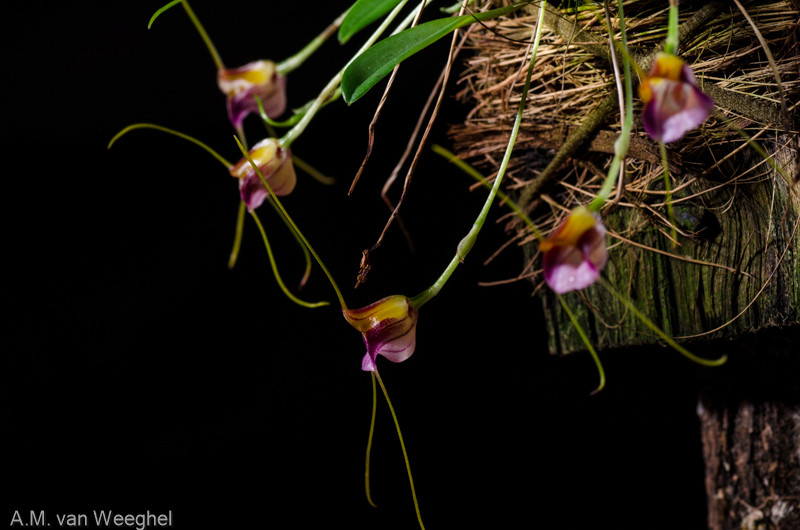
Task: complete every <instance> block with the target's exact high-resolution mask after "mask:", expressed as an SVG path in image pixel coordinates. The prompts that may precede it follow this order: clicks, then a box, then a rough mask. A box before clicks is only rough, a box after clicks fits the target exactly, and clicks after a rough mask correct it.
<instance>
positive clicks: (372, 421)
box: [364, 372, 378, 508]
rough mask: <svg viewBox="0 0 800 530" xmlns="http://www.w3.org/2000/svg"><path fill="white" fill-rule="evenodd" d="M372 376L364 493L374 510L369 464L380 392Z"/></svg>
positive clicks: (375, 505) (373, 374) (375, 506)
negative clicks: (370, 414) (370, 415)
mask: <svg viewBox="0 0 800 530" xmlns="http://www.w3.org/2000/svg"><path fill="white" fill-rule="evenodd" d="M371 375H372V417H371V418H370V420H369V436H368V437H367V458H366V462H365V464H364V492H365V493H366V495H367V502H368V503H369V505H370V506H372V507H373V508H377V507H378V505H377V504H375V503H374V502H373V501H372V493H371V491H370V487H369V463H370V455H371V453H372V438H373V437H374V435H375V413H376V412H377V410H378V391H377V389H376V387H375V372H371Z"/></svg>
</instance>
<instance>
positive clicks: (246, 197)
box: [229, 138, 297, 212]
mask: <svg viewBox="0 0 800 530" xmlns="http://www.w3.org/2000/svg"><path fill="white" fill-rule="evenodd" d="M249 156H250V158H251V159H252V160H253V162H255V164H256V166H258V169H259V171H260V172H261V175H262V176H263V177H264V179H266V180H268V181H269V184H270V187H271V188H272V192H273V193H274V194H275V195H278V196H280V197H283V196H284V195H288V194H290V193H291V192H292V190H294V187H295V184H296V183H297V176H296V175H295V172H294V165H293V164H292V155H291V153H290V152H289V149H288V148H285V147H282V146H281V144H280V141H279V140H278V139H276V138H267V139H265V140H261V141H260V142H258V143H257V144H256V145H254V146H253V148H252V149H250V152H249ZM229 171H230V174H231V175H232V176H234V177H236V178H238V179H239V193H240V194H241V197H242V202H244V204H245V205H247V209H248V210H250V211H251V212H252V211H253V210H255V209H256V208H258V207H259V206H261V204H262V203H263V202H264V200H265V199H266V198H267V196H268V195H269V194H270V192H269V191H268V190H267V188H266V187H265V186H264V182H263V181H262V180H261V177H260V176H259V175H258V173H257V172H256V171H255V169H254V168H253V166H252V164H250V162H249V161H248V160H247V158H246V157H242V159H241V160H239V161H238V162H237V163H236V164H234V165H233V166H231V168H230V170H229Z"/></svg>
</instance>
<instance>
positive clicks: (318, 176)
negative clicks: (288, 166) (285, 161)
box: [292, 154, 336, 186]
mask: <svg viewBox="0 0 800 530" xmlns="http://www.w3.org/2000/svg"><path fill="white" fill-rule="evenodd" d="M292 161H293V162H294V165H295V166H297V167H299V168H300V169H302V170H303V171H305V172H306V173H308V174H309V175H310V176H311V178H313V179H314V180H316V181H317V182H319V183H320V184H324V185H326V186H331V185H333V184H335V183H336V179H335V178H333V177H329V176H327V175H324V174H323V173H322V172H321V171H320V170H318V169H317V168H315V167H314V166H312V165H311V164H309V163H308V162H306V161H304V160H302V159H300V158H298V157H297V155H294V154H293V155H292Z"/></svg>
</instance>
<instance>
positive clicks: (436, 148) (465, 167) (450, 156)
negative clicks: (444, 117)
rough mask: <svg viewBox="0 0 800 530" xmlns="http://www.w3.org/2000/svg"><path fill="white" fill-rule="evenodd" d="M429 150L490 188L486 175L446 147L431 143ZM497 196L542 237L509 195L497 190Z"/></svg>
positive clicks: (538, 237)
mask: <svg viewBox="0 0 800 530" xmlns="http://www.w3.org/2000/svg"><path fill="white" fill-rule="evenodd" d="M431 150H433V152H434V153H436V154H438V155H440V156H443V157H444V158H446V159H447V160H448V161H449V162H451V163H452V164H454V165H455V166H456V167H458V169H460V170H461V171H463V172H464V173H466V174H467V175H469V176H470V177H472V178H473V179H475V180H476V181H477V182H479V183H480V184H481V185H482V186H483V187H484V188H490V189H491V187H492V186H491V184H489V182H487V180H486V177H484V176H483V175H481V174H480V173H479V172H478V171H477V170H476V169H475V168H474V167H472V166H470V165H469V164H467V163H466V162H464V161H463V160H461V159H460V158H458V156H457V155H456V154H455V153H453V152H451V151H448V150H447V149H445V148H444V147H442V146H440V145H438V144H433V145H432V146H431ZM497 196H498V197H500V201H501V202H502V203H503V204H505V205H507V206H508V207H509V208H511V211H512V212H514V214H515V215H516V216H517V217H519V218H520V219H522V220H523V221H524V222H525V224H526V225H527V226H528V228H530V230H531V232H533V235H534V236H536V238H537V239H539V240H542V239H544V236H543V235H542V233H541V232H540V231H539V229H538V228H537V227H536V225H535V224H534V223H533V221H532V220H531V218H530V217H528V215H527V214H526V213H525V212H524V211H523V210H522V208H520V206H519V205H518V204H517V203H516V202H514V200H513V199H512V198H511V197H509V196H508V195H506V194H505V193H503V191H502V190H497Z"/></svg>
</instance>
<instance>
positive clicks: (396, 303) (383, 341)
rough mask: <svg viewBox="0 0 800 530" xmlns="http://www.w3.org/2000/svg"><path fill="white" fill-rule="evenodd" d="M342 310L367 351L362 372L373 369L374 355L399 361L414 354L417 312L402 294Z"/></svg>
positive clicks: (374, 368) (362, 364) (372, 370)
mask: <svg viewBox="0 0 800 530" xmlns="http://www.w3.org/2000/svg"><path fill="white" fill-rule="evenodd" d="M342 313H343V314H344V318H345V319H346V320H347V322H348V323H349V324H350V325H351V326H353V327H354V328H356V330H358V331H360V332H361V336H362V338H363V339H364V345H365V346H366V347H367V353H366V354H365V355H364V358H363V359H362V360H361V369H362V370H364V371H365V372H374V371H375V370H376V367H375V359H376V358H377V356H378V355H382V356H384V357H386V358H387V359H388V360H390V361H392V362H393V363H399V362H402V361H405V360H406V359H408V358H409V357H411V354H412V353H414V347H415V346H416V335H417V316H418V312H417V309H416V308H415V307H414V305H413V304H412V303H411V300H409V299H408V298H406V297H405V296H402V295H394V296H388V297H386V298H383V299H382V300H378V301H377V302H374V303H372V304H370V305H368V306H366V307H362V308H361V309H343V310H342Z"/></svg>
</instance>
